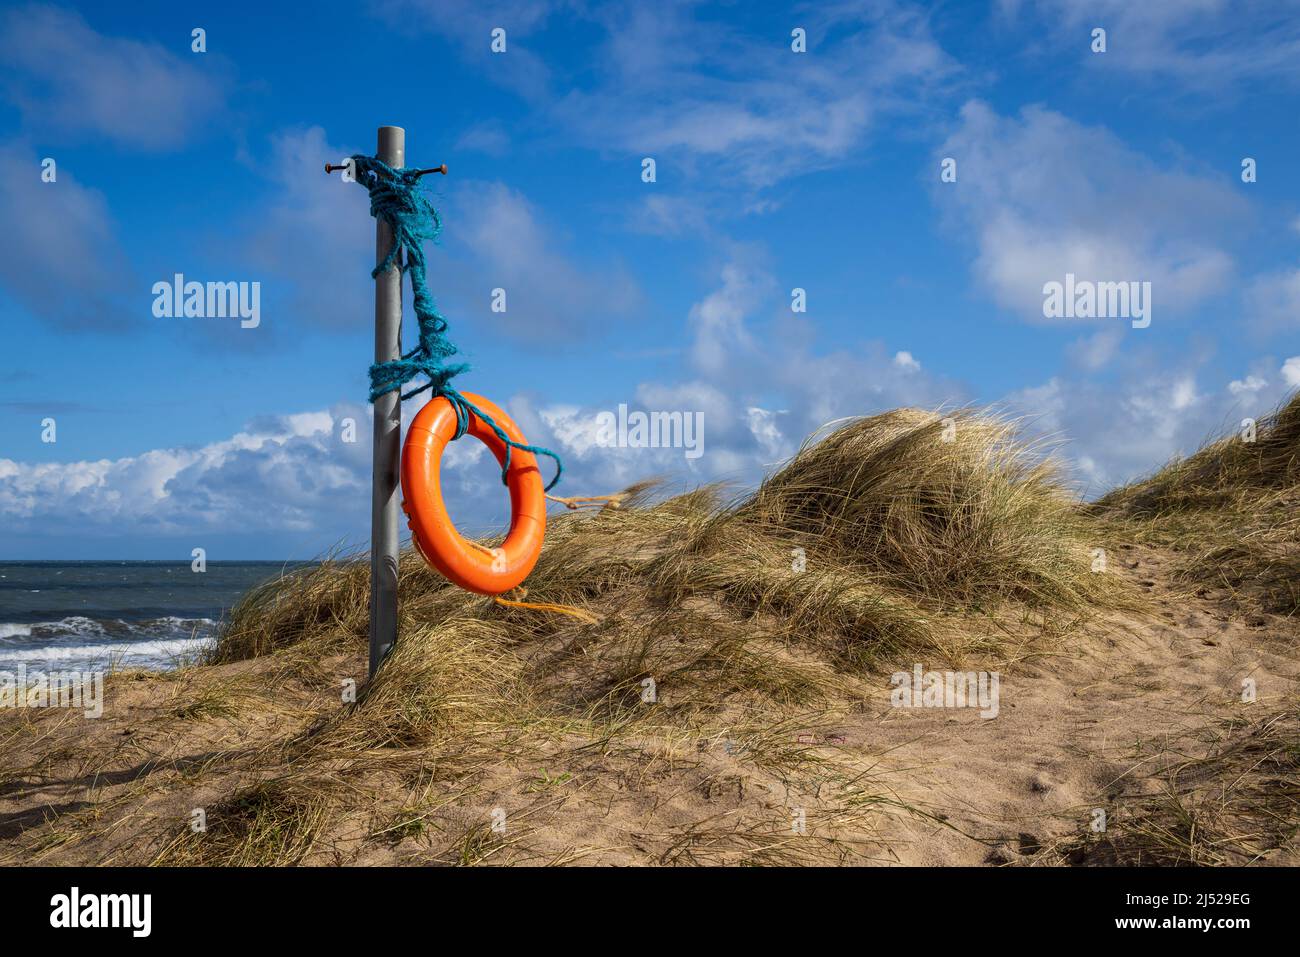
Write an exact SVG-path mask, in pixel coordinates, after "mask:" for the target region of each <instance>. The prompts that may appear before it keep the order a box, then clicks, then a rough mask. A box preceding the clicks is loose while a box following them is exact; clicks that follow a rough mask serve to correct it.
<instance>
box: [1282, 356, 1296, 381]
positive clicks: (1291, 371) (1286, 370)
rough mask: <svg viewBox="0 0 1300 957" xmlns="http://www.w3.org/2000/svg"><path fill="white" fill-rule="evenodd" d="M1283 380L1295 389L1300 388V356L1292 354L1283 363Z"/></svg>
mask: <svg viewBox="0 0 1300 957" xmlns="http://www.w3.org/2000/svg"><path fill="white" fill-rule="evenodd" d="M1282 381H1284V382H1285V383H1286V384H1287V385H1288V386H1290V387H1291V388H1293V389H1300V356H1292V357H1291V358H1290V359H1287V360H1286V362H1284V363H1282Z"/></svg>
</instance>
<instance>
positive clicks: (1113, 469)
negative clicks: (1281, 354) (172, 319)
mask: <svg viewBox="0 0 1300 957" xmlns="http://www.w3.org/2000/svg"><path fill="white" fill-rule="evenodd" d="M1287 361H1288V362H1290V361H1291V360H1287ZM1200 365H1201V360H1184V361H1180V362H1176V363H1174V364H1173V365H1172V366H1171V367H1169V368H1163V369H1162V368H1156V367H1153V366H1152V365H1151V364H1150V363H1149V361H1147V360H1145V359H1139V358H1127V357H1126V359H1125V361H1124V362H1123V364H1121V366H1120V367H1119V368H1117V369H1116V370H1115V374H1114V375H1112V376H1111V377H1109V378H1108V379H1106V380H1104V381H1103V380H1097V379H1083V378H1078V379H1076V378H1070V377H1066V376H1056V377H1053V378H1052V379H1050V380H1048V381H1047V382H1046V383H1044V384H1042V385H1039V386H1032V387H1029V388H1025V389H1021V390H1019V391H1017V392H1014V393H1012V394H1011V395H1009V396H1008V397H1007V398H1006V400H1005V404H1006V406H1007V408H1009V409H1010V410H1011V411H1012V412H1014V413H1016V414H1019V415H1023V416H1025V417H1026V424H1027V426H1028V428H1029V430H1030V431H1031V432H1032V433H1035V434H1041V435H1049V436H1052V437H1053V439H1055V440H1059V441H1060V442H1061V443H1062V446H1061V452H1062V454H1063V455H1064V457H1065V458H1066V459H1067V461H1069V462H1070V463H1071V464H1072V465H1073V469H1074V473H1075V478H1076V479H1077V480H1079V481H1080V482H1081V483H1082V488H1081V491H1082V492H1083V493H1084V494H1086V495H1088V496H1089V497H1092V496H1096V495H1099V494H1101V493H1102V492H1104V491H1106V490H1107V489H1109V488H1112V487H1114V486H1116V485H1120V484H1123V483H1125V482H1128V481H1131V480H1133V479H1136V478H1139V477H1141V476H1143V475H1146V474H1149V473H1151V472H1153V471H1154V470H1155V469H1157V468H1159V467H1160V466H1161V465H1163V464H1164V463H1166V462H1168V461H1169V460H1171V459H1173V458H1175V457H1178V456H1186V455H1190V454H1192V453H1193V452H1195V451H1196V450H1197V449H1199V448H1200V447H1201V446H1202V445H1203V444H1204V443H1205V442H1206V440H1207V439H1210V438H1213V437H1216V436H1218V435H1221V434H1223V433H1225V432H1226V431H1229V430H1232V429H1235V428H1236V427H1237V426H1238V424H1239V423H1240V422H1241V420H1242V419H1243V418H1245V417H1254V418H1258V417H1259V416H1261V415H1264V414H1265V413H1267V412H1269V411H1270V410H1272V409H1273V408H1274V407H1275V406H1276V405H1277V404H1278V402H1279V401H1281V400H1282V399H1283V398H1284V397H1285V396H1286V394H1287V391H1288V389H1287V386H1286V384H1285V383H1274V382H1270V381H1269V379H1268V378H1267V377H1266V376H1265V375H1264V374H1263V372H1264V370H1265V369H1270V368H1276V366H1274V365H1273V363H1272V362H1271V361H1269V360H1261V361H1260V362H1257V363H1255V364H1254V366H1253V367H1252V371H1251V372H1250V373H1248V374H1247V375H1245V376H1243V377H1241V378H1240V379H1234V380H1231V381H1229V382H1228V383H1226V384H1224V385H1222V386H1218V387H1214V386H1211V387H1206V386H1203V385H1199V384H1198V379H1199V378H1203V377H1204V373H1203V370H1201V369H1200V368H1199V367H1200ZM1296 365H1297V368H1296V372H1297V375H1296V379H1297V383H1295V384H1300V357H1297V361H1296ZM1282 368H1283V378H1284V379H1285V378H1286V368H1287V367H1286V365H1283V367H1282ZM1291 387H1294V384H1292V386H1291Z"/></svg>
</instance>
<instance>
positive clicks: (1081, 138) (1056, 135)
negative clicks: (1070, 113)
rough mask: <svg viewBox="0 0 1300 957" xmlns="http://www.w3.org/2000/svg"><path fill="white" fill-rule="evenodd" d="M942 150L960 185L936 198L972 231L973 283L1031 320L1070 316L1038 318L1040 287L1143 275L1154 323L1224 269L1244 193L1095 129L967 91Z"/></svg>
mask: <svg viewBox="0 0 1300 957" xmlns="http://www.w3.org/2000/svg"><path fill="white" fill-rule="evenodd" d="M938 155H939V156H940V157H953V158H954V159H956V160H957V169H958V178H957V182H956V183H952V184H941V185H937V186H936V187H935V199H936V202H937V203H938V204H939V205H940V207H941V208H942V210H943V212H944V215H945V217H946V220H947V222H948V223H949V224H950V225H951V226H954V227H956V228H957V230H958V231H959V232H960V233H962V234H963V235H967V236H969V237H971V238H972V239H973V241H974V243H975V246H976V250H977V255H976V258H975V261H974V265H973V269H974V272H975V276H976V278H977V280H978V281H979V282H980V283H981V284H982V285H983V286H984V287H985V288H986V289H987V290H988V291H989V292H990V293H991V295H992V296H993V298H994V299H995V300H996V301H997V302H998V304H999V305H1001V306H1004V307H1006V308H1008V309H1011V310H1013V311H1015V312H1017V313H1019V314H1020V315H1022V316H1024V317H1025V318H1027V319H1030V320H1034V321H1039V322H1043V321H1052V322H1060V321H1070V320H1044V318H1043V295H1044V294H1043V286H1044V285H1045V284H1046V283H1048V282H1053V281H1054V282H1064V280H1065V277H1066V274H1067V273H1073V274H1074V276H1075V277H1076V279H1077V280H1086V281H1092V282H1150V283H1151V298H1152V303H1153V306H1152V316H1153V321H1155V322H1162V321H1164V320H1165V319H1166V318H1169V317H1173V316H1177V315H1178V314H1179V313H1180V312H1184V311H1186V310H1188V309H1190V308H1192V307H1193V306H1195V305H1197V304H1198V303H1200V302H1202V301H1204V300H1205V299H1206V298H1207V297H1209V296H1210V295H1212V294H1214V293H1216V292H1218V291H1219V290H1221V289H1222V288H1224V286H1225V284H1226V282H1227V280H1228V278H1229V277H1230V275H1231V273H1232V270H1233V259H1232V257H1231V255H1230V254H1229V253H1228V251H1227V250H1226V249H1225V248H1224V243H1225V241H1226V238H1227V237H1229V236H1230V235H1231V233H1232V232H1233V231H1234V230H1235V229H1237V228H1238V227H1239V226H1240V224H1241V223H1242V221H1243V220H1244V218H1245V216H1246V206H1245V203H1244V201H1243V200H1241V199H1240V198H1238V197H1237V196H1236V194H1234V193H1233V192H1232V191H1231V190H1230V189H1229V188H1228V187H1227V186H1226V185H1224V184H1222V183H1220V182H1217V181H1215V180H1212V179H1209V178H1207V177H1202V176H1198V175H1195V174H1194V173H1191V172H1187V171H1184V170H1181V169H1166V168H1162V167H1161V166H1159V165H1157V164H1156V163H1155V162H1154V161H1153V160H1151V159H1149V158H1148V157H1146V156H1144V155H1143V154H1141V153H1138V152H1136V151H1134V150H1132V149H1130V148H1128V147H1127V146H1126V145H1124V143H1122V142H1121V141H1120V140H1119V139H1118V138H1117V137H1115V136H1114V134H1112V133H1111V132H1110V131H1109V130H1106V129H1104V128H1102V127H1096V126H1085V125H1083V124H1080V123H1077V122H1075V121H1074V120H1071V119H1069V118H1068V117H1065V116H1063V115H1061V114H1060V113H1056V112H1053V111H1051V110H1048V109H1045V108H1043V107H1040V106H1030V107H1026V108H1025V109H1024V110H1022V111H1021V113H1020V114H1019V115H1018V116H1014V117H1012V116H1002V115H1000V114H998V113H997V112H995V111H994V110H993V109H992V108H991V107H989V106H988V105H987V104H986V103H983V102H980V101H978V100H975V101H971V102H969V103H967V104H966V105H965V106H964V107H963V108H962V110H961V119H960V123H959V125H958V127H957V128H956V129H955V130H954V131H953V133H952V134H951V136H949V138H948V139H947V141H946V142H945V143H944V144H943V146H942V147H941V148H940V150H939V153H938ZM1105 321H1111V322H1113V321H1115V320H1113V319H1110V320H1105Z"/></svg>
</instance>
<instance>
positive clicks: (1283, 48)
mask: <svg viewBox="0 0 1300 957" xmlns="http://www.w3.org/2000/svg"><path fill="white" fill-rule="evenodd" d="M999 7H1000V9H1001V11H1002V13H1003V14H1004V15H1006V16H1008V17H1012V18H1016V19H1022V18H1021V14H1025V13H1033V14H1038V15H1039V17H1038V19H1039V20H1040V22H1041V23H1042V24H1045V25H1046V27H1047V29H1048V30H1050V31H1051V33H1052V36H1053V38H1054V43H1053V45H1052V46H1051V47H1050V49H1051V51H1052V52H1053V53H1056V52H1058V51H1061V50H1070V51H1073V55H1071V56H1069V61H1071V62H1081V63H1084V64H1086V65H1088V66H1091V67H1093V69H1094V70H1095V73H1094V74H1093V75H1094V76H1095V75H1097V74H1118V75H1119V76H1120V77H1121V78H1122V81H1123V82H1131V78H1132V77H1134V76H1147V77H1151V78H1153V79H1154V80H1159V81H1162V82H1164V83H1165V84H1166V87H1165V88H1166V89H1168V88H1169V86H1168V84H1169V81H1171V80H1175V81H1177V82H1178V83H1180V84H1182V85H1183V86H1184V87H1186V88H1190V89H1195V90H1197V91H1200V92H1205V93H1220V92H1222V91H1223V90H1224V89H1225V88H1229V87H1231V86H1232V85H1234V84H1237V83H1240V82H1243V81H1250V80H1273V81H1278V80H1280V81H1285V82H1295V81H1296V80H1298V79H1300V18H1297V17H1296V15H1295V13H1296V10H1297V8H1298V7H1300V3H1297V0H1142V2H1137V3H1135V2H1132V0H1089V2H1088V3H1080V2H1078V0H1036V2H1025V0H1000V3H999ZM1024 26H1026V27H1027V28H1029V29H1033V28H1034V27H1035V25H1033V24H1024ZM1094 27H1104V28H1105V29H1106V32H1107V49H1106V52H1105V53H1104V54H1093V53H1092V52H1091V49H1090V42H1091V30H1092V28H1094Z"/></svg>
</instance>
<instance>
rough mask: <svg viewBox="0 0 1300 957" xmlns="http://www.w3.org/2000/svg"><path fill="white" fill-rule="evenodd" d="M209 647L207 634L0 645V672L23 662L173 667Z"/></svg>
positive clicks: (61, 666) (89, 667)
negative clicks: (33, 644) (75, 643)
mask: <svg viewBox="0 0 1300 957" xmlns="http://www.w3.org/2000/svg"><path fill="white" fill-rule="evenodd" d="M211 647H212V638H211V636H209V637H205V638H187V639H174V638H173V639H162V638H157V639H152V640H148V641H105V642H93V643H86V644H80V645H57V646H45V647H30V646H29V647H26V648H0V671H12V670H13V669H15V668H17V667H18V666H19V665H20V664H25V665H26V666H27V670H28V671H29V672H33V673H34V672H44V671H49V670H54V669H58V670H69V671H71V670H80V671H95V670H106V669H108V668H117V669H122V668H150V669H155V670H160V669H168V668H175V667H178V666H179V665H182V664H185V663H187V662H192V661H194V660H196V659H197V658H200V657H202V655H203V654H204V653H205V652H206V651H207V650H208V649H209V648H211Z"/></svg>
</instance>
